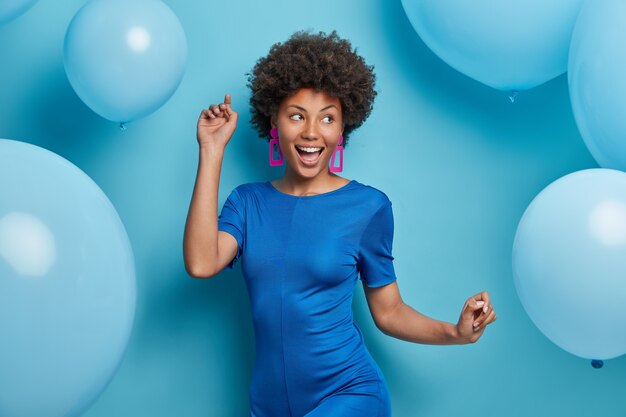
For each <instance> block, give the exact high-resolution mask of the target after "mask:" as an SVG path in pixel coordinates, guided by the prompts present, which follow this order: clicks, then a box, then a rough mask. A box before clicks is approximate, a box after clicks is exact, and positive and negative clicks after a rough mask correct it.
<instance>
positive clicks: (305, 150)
mask: <svg viewBox="0 0 626 417" xmlns="http://www.w3.org/2000/svg"><path fill="white" fill-rule="evenodd" d="M296 148H298V149H300V150H302V151H304V152H319V150H320V149H322V148H305V147H302V146H298V145H296Z"/></svg>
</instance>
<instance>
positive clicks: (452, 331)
mask: <svg viewBox="0 0 626 417" xmlns="http://www.w3.org/2000/svg"><path fill="white" fill-rule="evenodd" d="M448 335H449V338H450V341H451V344H453V345H465V344H467V343H468V341H467V340H465V338H464V337H462V336H461V333H460V332H459V328H458V327H457V326H456V325H454V324H452V323H448Z"/></svg>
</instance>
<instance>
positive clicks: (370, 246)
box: [358, 201, 396, 287]
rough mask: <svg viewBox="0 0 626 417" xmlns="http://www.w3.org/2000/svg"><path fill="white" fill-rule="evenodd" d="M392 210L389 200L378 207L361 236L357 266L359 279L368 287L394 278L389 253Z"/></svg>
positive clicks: (394, 274) (391, 235) (380, 284)
mask: <svg viewBox="0 0 626 417" xmlns="http://www.w3.org/2000/svg"><path fill="white" fill-rule="evenodd" d="M392 244H393V211H392V210H391V202H390V201H387V203H386V204H385V205H384V206H383V207H381V208H380V209H378V211H377V212H376V213H375V214H374V215H373V216H372V218H371V220H370V221H369V223H368V225H367V227H366V228H365V230H364V231H363V235H362V236H361V243H360V246H359V254H358V266H359V274H360V278H361V280H363V281H364V282H365V283H366V284H367V286H368V287H382V286H383V285H387V284H391V283H392V282H394V281H395V280H396V273H395V270H394V267H393V256H392V255H391V251H392Z"/></svg>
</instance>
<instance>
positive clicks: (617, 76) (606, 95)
mask: <svg viewBox="0 0 626 417" xmlns="http://www.w3.org/2000/svg"><path fill="white" fill-rule="evenodd" d="M624 22H626V2H624V1H622V0H599V1H592V2H588V3H587V4H585V6H584V7H583V8H582V10H581V11H580V16H579V19H578V21H577V22H576V27H575V29H574V34H573V35H572V44H571V47H570V56H569V71H568V80H569V91H570V97H571V103H572V109H573V111H574V117H575V119H576V124H577V125H578V130H579V131H580V133H581V136H582V137H583V140H584V141H585V144H586V145H587V148H588V149H589V151H590V152H591V155H593V157H594V158H595V160H596V161H597V162H598V164H599V165H600V166H601V167H604V168H613V169H619V170H622V171H626V118H625V117H624V115H623V107H624V104H623V101H624V97H625V96H626V78H624V74H626V45H625V44H624V42H623V40H624V39H625V38H626V24H625V23H624Z"/></svg>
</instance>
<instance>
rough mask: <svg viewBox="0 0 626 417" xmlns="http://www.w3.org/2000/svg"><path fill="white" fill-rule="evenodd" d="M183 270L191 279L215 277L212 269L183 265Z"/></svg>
mask: <svg viewBox="0 0 626 417" xmlns="http://www.w3.org/2000/svg"><path fill="white" fill-rule="evenodd" d="M185 270H186V271H187V274H188V275H189V276H190V277H191V278H196V279H207V278H212V277H213V276H215V271H214V270H213V269H212V268H207V267H205V266H202V265H189V264H187V263H185Z"/></svg>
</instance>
